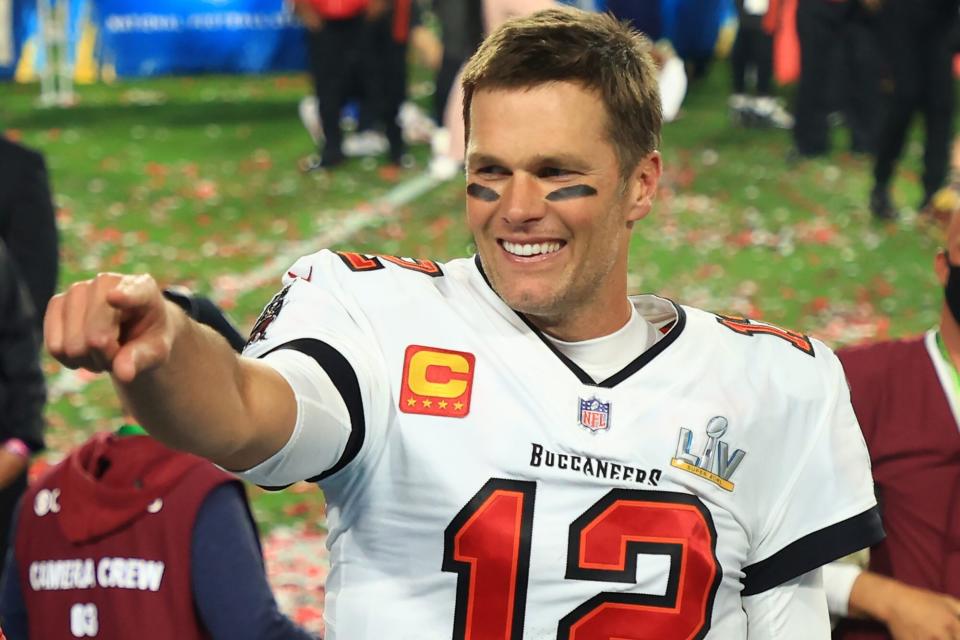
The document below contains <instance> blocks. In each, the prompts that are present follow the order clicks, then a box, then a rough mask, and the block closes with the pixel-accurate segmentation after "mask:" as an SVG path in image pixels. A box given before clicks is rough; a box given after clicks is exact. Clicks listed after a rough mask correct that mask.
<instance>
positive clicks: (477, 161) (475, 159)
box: [467, 153, 506, 167]
mask: <svg viewBox="0 0 960 640" xmlns="http://www.w3.org/2000/svg"><path fill="white" fill-rule="evenodd" d="M467 166H468V167H489V166H497V167H506V163H505V162H504V161H503V160H501V159H500V158H497V157H496V156H491V155H488V154H485V153H471V154H468V155H467Z"/></svg>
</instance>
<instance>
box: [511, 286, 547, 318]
mask: <svg viewBox="0 0 960 640" xmlns="http://www.w3.org/2000/svg"><path fill="white" fill-rule="evenodd" d="M500 297H501V298H502V299H503V301H504V302H506V303H507V306H509V307H510V308H511V309H513V310H514V311H516V312H517V313H522V314H523V315H525V316H531V317H536V318H541V317H542V318H549V317H553V316H554V315H556V307H557V300H556V296H554V295H549V294H546V293H543V292H533V291H519V292H509V293H508V294H507V295H503V294H501V295H500Z"/></svg>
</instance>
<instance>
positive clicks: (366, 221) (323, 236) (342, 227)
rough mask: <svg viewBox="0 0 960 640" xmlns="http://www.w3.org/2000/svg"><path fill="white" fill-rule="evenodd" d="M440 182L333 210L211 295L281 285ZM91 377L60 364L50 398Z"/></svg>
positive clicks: (412, 184)
mask: <svg viewBox="0 0 960 640" xmlns="http://www.w3.org/2000/svg"><path fill="white" fill-rule="evenodd" d="M440 183H441V181H440V180H437V179H436V178H434V177H432V176H431V175H430V174H429V173H422V174H420V175H418V176H415V177H413V178H410V179H409V180H405V181H404V182H401V183H400V184H398V185H397V186H395V187H393V188H392V189H390V191H388V192H387V193H386V194H384V195H383V196H381V197H380V198H378V199H376V200H374V201H373V202H372V203H368V204H366V205H364V206H361V207H358V208H356V209H353V210H351V211H347V212H344V213H338V214H334V215H333V216H332V219H334V220H335V221H336V222H334V223H333V224H332V225H331V226H330V227H329V228H326V229H324V230H323V231H321V232H320V233H319V234H317V235H315V236H312V237H310V238H309V239H307V240H300V241H298V242H294V243H291V244H288V245H285V246H283V247H282V248H280V249H279V251H278V253H276V254H275V255H274V256H273V257H272V258H271V259H270V260H268V261H267V262H266V264H264V265H263V266H261V267H258V268H256V269H253V270H252V271H248V272H246V273H240V274H225V275H222V276H219V277H217V278H215V279H214V291H213V293H212V295H211V297H212V298H213V300H214V301H215V302H221V301H222V300H223V299H225V298H229V297H236V296H239V295H242V294H244V293H247V292H249V291H253V290H254V289H256V288H258V287H261V286H263V285H266V284H270V283H271V282H274V283H277V285H278V286H279V283H280V277H281V276H282V275H283V271H284V270H285V269H287V268H288V267H289V266H290V265H291V264H293V262H294V261H295V260H296V259H297V258H299V257H300V256H302V255H305V254H307V253H313V252H314V251H319V250H320V249H323V248H325V247H330V246H333V245H335V244H338V243H341V242H344V241H346V240H349V239H350V238H352V237H353V236H355V235H357V234H358V233H360V232H361V231H363V230H364V229H367V228H368V227H372V226H374V225H376V224H378V223H380V222H383V221H384V220H385V219H388V218H391V217H393V216H395V215H396V214H397V212H398V210H399V209H400V207H403V206H404V205H407V204H410V203H411V202H413V201H414V200H416V199H417V198H419V197H420V196H422V195H424V194H425V193H427V192H428V191H431V190H432V189H433V188H434V187H436V186H437V185H439V184H440ZM91 379H93V378H92V376H91V374H89V373H87V372H81V371H75V370H73V369H67V368H61V369H60V371H59V373H57V374H56V375H54V376H53V377H51V378H49V379H48V380H47V395H48V398H49V402H54V401H56V400H57V399H58V398H60V397H61V396H63V395H64V394H66V393H76V392H78V391H81V390H82V389H83V388H84V387H85V386H87V384H88V383H89V382H90V380H91Z"/></svg>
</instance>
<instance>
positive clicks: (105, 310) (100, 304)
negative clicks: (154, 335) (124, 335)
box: [83, 273, 122, 362]
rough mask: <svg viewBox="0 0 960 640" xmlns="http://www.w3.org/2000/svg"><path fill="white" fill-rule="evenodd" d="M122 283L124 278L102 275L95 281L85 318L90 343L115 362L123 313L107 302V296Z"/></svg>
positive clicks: (114, 275) (85, 330) (85, 327)
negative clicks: (114, 357)
mask: <svg viewBox="0 0 960 640" xmlns="http://www.w3.org/2000/svg"><path fill="white" fill-rule="evenodd" d="M121 281H122V276H119V275H117V274H112V273H101V274H99V275H97V277H96V278H95V279H94V281H93V286H92V287H91V289H92V291H91V298H92V299H91V301H90V304H88V305H87V308H86V315H85V317H84V321H83V324H84V332H85V334H86V336H87V341H88V343H89V344H90V345H91V346H92V347H94V348H95V349H97V350H98V351H100V352H101V353H102V354H103V356H104V357H106V359H107V361H108V362H109V361H111V360H113V356H114V355H116V353H117V350H118V349H119V348H120V342H119V341H120V318H121V312H120V310H119V309H117V308H115V307H114V306H112V305H111V304H109V302H108V301H107V294H108V293H109V292H110V291H112V290H113V289H114V288H116V286H117V284H118V283H120V282H121Z"/></svg>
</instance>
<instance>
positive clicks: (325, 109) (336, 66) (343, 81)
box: [293, 0, 368, 171]
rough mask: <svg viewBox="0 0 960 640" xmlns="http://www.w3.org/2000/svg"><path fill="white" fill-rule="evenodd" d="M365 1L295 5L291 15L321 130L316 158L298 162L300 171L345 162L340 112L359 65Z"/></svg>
mask: <svg viewBox="0 0 960 640" xmlns="http://www.w3.org/2000/svg"><path fill="white" fill-rule="evenodd" d="M367 6H368V2H367V0H294V4H293V7H294V11H295V13H296V14H297V16H298V17H299V18H300V21H301V22H303V24H304V26H305V27H306V28H307V55H308V57H309V60H308V68H309V70H310V77H311V79H312V80H313V87H314V93H315V94H316V97H317V108H318V110H319V115H320V126H321V128H322V131H323V136H322V138H323V140H322V143H323V144H322V149H321V151H320V154H319V155H311V156H308V157H307V158H304V159H303V160H302V161H301V162H300V169H301V170H302V171H313V170H316V169H331V168H333V167H336V166H337V165H339V164H342V163H343V162H344V160H346V156H345V155H344V153H343V148H342V145H343V131H342V130H341V128H340V111H341V110H342V109H343V107H344V105H345V104H346V102H347V98H348V97H349V93H350V88H351V84H352V83H354V81H355V79H356V77H355V76H356V74H357V73H358V69H359V68H360V64H361V52H362V48H361V46H362V43H363V39H364V26H365V25H364V23H365V21H366V12H367Z"/></svg>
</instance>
